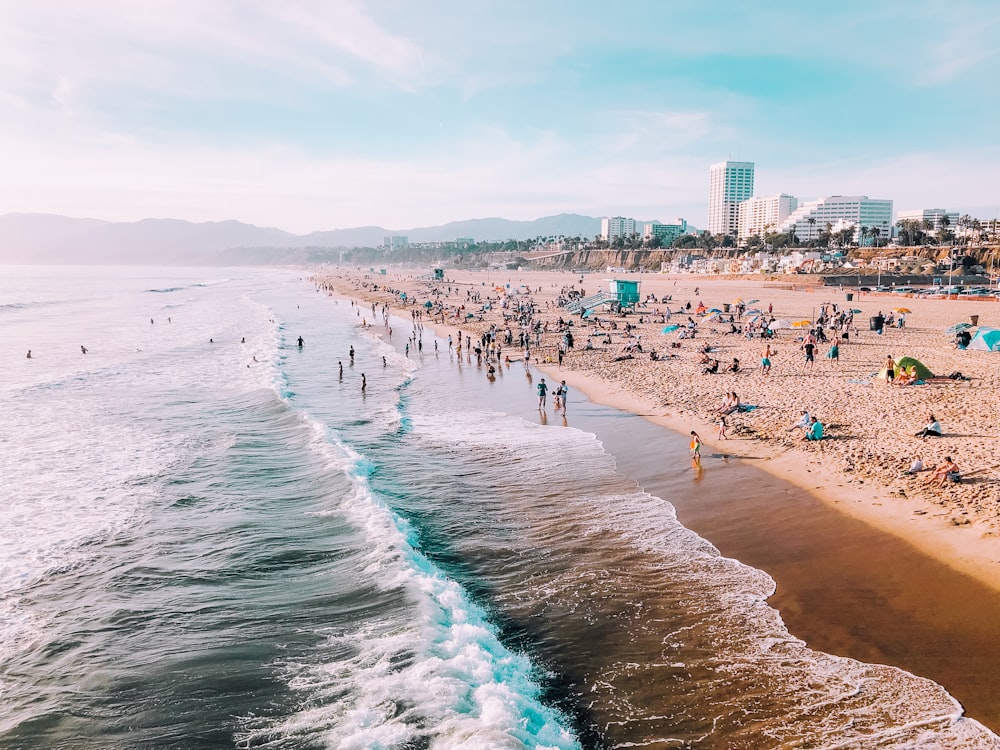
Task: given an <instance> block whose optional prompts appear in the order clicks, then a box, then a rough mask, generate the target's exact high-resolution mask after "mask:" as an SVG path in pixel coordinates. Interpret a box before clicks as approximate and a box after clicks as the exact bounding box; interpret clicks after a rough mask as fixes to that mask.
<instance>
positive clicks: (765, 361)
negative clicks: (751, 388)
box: [760, 344, 774, 375]
mask: <svg viewBox="0 0 1000 750" xmlns="http://www.w3.org/2000/svg"><path fill="white" fill-rule="evenodd" d="M772 356H774V351H773V350H772V349H771V345H770V344H765V345H764V351H763V352H761V355H760V374H761V375H770V374H771V357H772Z"/></svg>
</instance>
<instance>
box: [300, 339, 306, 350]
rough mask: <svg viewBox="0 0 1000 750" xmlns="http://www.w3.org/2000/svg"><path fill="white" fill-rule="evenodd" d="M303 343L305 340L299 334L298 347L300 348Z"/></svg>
mask: <svg viewBox="0 0 1000 750" xmlns="http://www.w3.org/2000/svg"><path fill="white" fill-rule="evenodd" d="M304 343H306V342H305V340H304V339H303V338H302V337H301V336H299V349H301V348H302V345H303V344H304Z"/></svg>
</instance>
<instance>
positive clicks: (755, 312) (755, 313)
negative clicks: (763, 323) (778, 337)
mask: <svg viewBox="0 0 1000 750" xmlns="http://www.w3.org/2000/svg"><path fill="white" fill-rule="evenodd" d="M746 314H747V315H760V310H758V309H757V308H756V307H755V308H753V309H752V310H747V311H746Z"/></svg>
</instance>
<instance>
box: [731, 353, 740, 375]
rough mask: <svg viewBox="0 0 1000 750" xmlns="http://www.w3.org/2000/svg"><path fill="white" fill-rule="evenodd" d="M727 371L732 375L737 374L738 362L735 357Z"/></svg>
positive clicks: (738, 369)
mask: <svg viewBox="0 0 1000 750" xmlns="http://www.w3.org/2000/svg"><path fill="white" fill-rule="evenodd" d="M728 369H729V372H733V373H736V372H739V371H740V361H739V360H738V359H736V357H733V363H732V364H731V365H729V368H728Z"/></svg>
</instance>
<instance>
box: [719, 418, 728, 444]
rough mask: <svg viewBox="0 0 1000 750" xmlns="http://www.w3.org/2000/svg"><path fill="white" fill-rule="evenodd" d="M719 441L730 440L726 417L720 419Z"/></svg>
mask: <svg viewBox="0 0 1000 750" xmlns="http://www.w3.org/2000/svg"><path fill="white" fill-rule="evenodd" d="M719 439H720V440H728V439H729V438H727V437H726V418H725V417H719Z"/></svg>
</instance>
